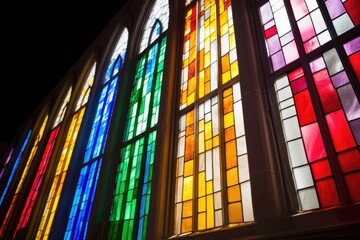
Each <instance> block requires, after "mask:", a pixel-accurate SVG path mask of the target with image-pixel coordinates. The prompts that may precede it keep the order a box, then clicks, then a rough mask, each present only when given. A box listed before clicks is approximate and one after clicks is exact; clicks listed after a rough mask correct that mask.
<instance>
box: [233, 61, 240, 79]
mask: <svg viewBox="0 0 360 240" xmlns="http://www.w3.org/2000/svg"><path fill="white" fill-rule="evenodd" d="M237 75H239V67H238V63H237V60H236V61H235V62H233V63H232V64H231V78H234V77H236V76H237Z"/></svg>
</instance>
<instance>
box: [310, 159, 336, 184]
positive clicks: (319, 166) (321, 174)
mask: <svg viewBox="0 0 360 240" xmlns="http://www.w3.org/2000/svg"><path fill="white" fill-rule="evenodd" d="M311 172H312V174H313V177H314V180H319V179H322V178H325V177H329V176H331V175H332V173H331V169H330V165H329V161H328V160H327V159H323V160H320V161H316V162H314V163H312V164H311Z"/></svg>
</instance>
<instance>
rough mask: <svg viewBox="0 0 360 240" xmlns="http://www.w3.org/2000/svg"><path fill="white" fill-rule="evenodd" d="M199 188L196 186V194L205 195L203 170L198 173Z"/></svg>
mask: <svg viewBox="0 0 360 240" xmlns="http://www.w3.org/2000/svg"><path fill="white" fill-rule="evenodd" d="M198 176H199V179H198V181H199V183H198V184H199V188H198V195H199V197H202V196H205V172H201V173H199V175H198Z"/></svg>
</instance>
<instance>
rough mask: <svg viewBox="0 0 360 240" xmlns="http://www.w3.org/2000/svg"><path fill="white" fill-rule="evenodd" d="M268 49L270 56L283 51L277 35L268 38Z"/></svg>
mask: <svg viewBox="0 0 360 240" xmlns="http://www.w3.org/2000/svg"><path fill="white" fill-rule="evenodd" d="M266 41H267V43H268V48H269V54H270V55H273V54H274V53H276V52H277V51H279V50H280V49H281V46H280V41H279V37H278V36H277V35H276V34H275V35H274V36H272V37H270V38H268V39H267V40H266Z"/></svg>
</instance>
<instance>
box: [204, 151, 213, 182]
mask: <svg viewBox="0 0 360 240" xmlns="http://www.w3.org/2000/svg"><path fill="white" fill-rule="evenodd" d="M211 155H212V154H211V151H207V152H206V164H205V165H206V166H205V170H206V173H205V175H206V181H210V180H212V179H213V172H212V167H213V161H212V156H211Z"/></svg>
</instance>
